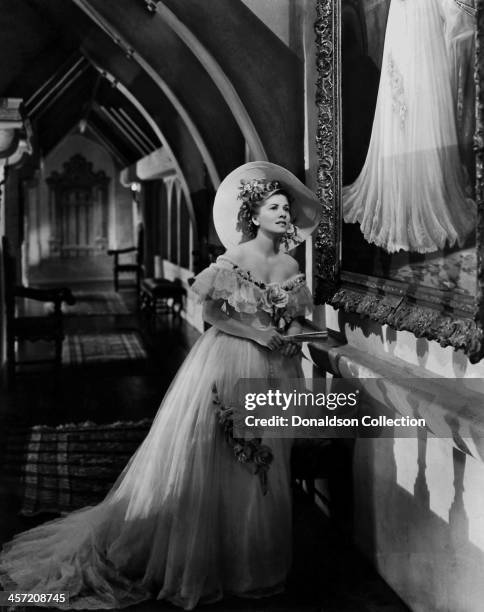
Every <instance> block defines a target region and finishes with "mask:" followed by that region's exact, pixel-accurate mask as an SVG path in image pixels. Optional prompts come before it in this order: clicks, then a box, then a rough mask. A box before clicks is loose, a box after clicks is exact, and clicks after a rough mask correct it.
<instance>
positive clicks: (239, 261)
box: [222, 243, 250, 266]
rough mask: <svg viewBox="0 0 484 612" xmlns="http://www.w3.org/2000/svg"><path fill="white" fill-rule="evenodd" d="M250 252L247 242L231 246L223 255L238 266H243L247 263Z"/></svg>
mask: <svg viewBox="0 0 484 612" xmlns="http://www.w3.org/2000/svg"><path fill="white" fill-rule="evenodd" d="M249 252H250V251H249V250H248V249H247V247H246V246H245V243H243V244H238V245H236V246H233V247H230V248H229V249H227V250H226V251H225V253H224V254H223V255H222V257H224V258H225V259H228V260H230V261H231V262H232V263H234V264H236V265H238V266H242V265H244V264H245V263H246V260H247V255H248V253H249Z"/></svg>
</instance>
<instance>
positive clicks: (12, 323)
mask: <svg viewBox="0 0 484 612" xmlns="http://www.w3.org/2000/svg"><path fill="white" fill-rule="evenodd" d="M2 249H3V270H4V279H5V302H6V314H7V334H6V335H7V338H6V339H7V384H8V385H9V386H11V385H12V384H13V382H14V378H15V374H16V368H17V365H21V364H23V365H26V364H29V365H30V364H36V363H49V362H51V363H54V364H55V366H56V367H59V366H60V365H61V364H62V342H63V340H64V326H63V314H62V304H63V303H64V302H65V303H66V304H69V305H72V304H75V301H76V300H75V299H74V296H73V295H72V293H71V291H70V289H67V288H66V287H57V288H49V289H34V288H32V287H24V286H23V285H17V282H16V265H15V258H14V257H13V256H12V255H11V253H10V246H9V243H8V240H7V238H6V237H5V236H3V237H2ZM17 298H23V299H27V300H36V301H38V302H44V303H49V302H51V303H52V304H53V305H54V309H53V312H51V313H49V314H46V315H43V316H19V315H18V312H17V303H16V300H17ZM38 340H44V341H46V342H53V343H54V345H55V356H54V358H53V359H36V360H30V361H28V360H22V361H19V360H18V359H17V355H16V351H15V343H16V342H21V341H27V342H36V341H38Z"/></svg>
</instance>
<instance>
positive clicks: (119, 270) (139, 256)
mask: <svg viewBox="0 0 484 612" xmlns="http://www.w3.org/2000/svg"><path fill="white" fill-rule="evenodd" d="M143 244H144V232H143V229H140V230H139V232H138V241H137V245H136V246H132V247H127V248H125V249H109V251H108V255H112V256H113V257H114V263H113V276H114V290H115V291H118V290H119V275H120V274H124V273H125V272H127V273H131V274H134V275H135V282H136V292H137V294H139V291H140V285H141V277H142V275H143V270H144V268H143ZM127 253H135V260H134V262H133V261H131V262H122V261H121V258H122V256H123V255H126V254H127Z"/></svg>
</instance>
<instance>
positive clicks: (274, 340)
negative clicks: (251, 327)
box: [254, 329, 285, 351]
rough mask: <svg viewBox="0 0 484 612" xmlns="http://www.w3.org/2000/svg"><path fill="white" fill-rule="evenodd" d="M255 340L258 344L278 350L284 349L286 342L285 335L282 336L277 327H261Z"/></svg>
mask: <svg viewBox="0 0 484 612" xmlns="http://www.w3.org/2000/svg"><path fill="white" fill-rule="evenodd" d="M254 340H255V341H256V342H257V344H260V345H261V346H264V347H265V348H268V349H269V350H270V351H276V350H278V349H282V348H283V345H284V344H285V343H284V336H282V335H281V334H280V333H279V332H278V331H276V330H275V329H261V330H259V331H258V332H257V333H256V335H255V337H254Z"/></svg>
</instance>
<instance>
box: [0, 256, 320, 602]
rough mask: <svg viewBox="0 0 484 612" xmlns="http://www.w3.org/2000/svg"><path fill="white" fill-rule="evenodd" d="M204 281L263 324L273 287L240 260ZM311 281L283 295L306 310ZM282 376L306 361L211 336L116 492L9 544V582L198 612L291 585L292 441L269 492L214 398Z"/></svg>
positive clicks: (278, 442) (214, 269)
mask: <svg viewBox="0 0 484 612" xmlns="http://www.w3.org/2000/svg"><path fill="white" fill-rule="evenodd" d="M198 279H199V280H198V281H197V283H196V285H198V291H199V293H201V294H202V296H207V295H211V296H213V297H214V298H217V297H225V298H226V300H227V303H228V302H232V305H233V306H235V307H236V308H237V309H238V310H239V311H240V310H242V311H244V310H245V313H244V312H241V313H239V315H238V316H239V317H243V316H246V317H249V320H251V321H253V322H254V324H255V325H259V324H260V318H258V316H257V312H256V313H254V312H253V311H254V309H255V308H256V307H257V308H259V306H260V304H261V303H262V302H263V301H265V302H266V305H267V300H268V294H267V292H264V291H262V290H260V289H259V288H258V287H257V286H256V285H254V284H253V283H252V281H251V280H248V278H247V277H246V275H241V274H240V271H238V270H237V271H236V270H235V268H232V265H231V264H230V262H229V261H227V260H225V261H223V260H222V261H221V262H219V263H218V264H212V266H211V267H210V268H208V269H207V270H205V271H204V272H202V273H201V274H200V275H199V277H198ZM299 280H300V279H295V282H294V283H291V284H290V285H287V286H286V287H285V288H282V287H281V286H279V287H277V291H276V294H277V295H279V298H280V295H281V291H283V292H284V293H286V294H287V295H291V293H292V298H291V299H292V303H293V306H294V305H295V304H296V302H298V303H299V306H298V307H297V308H299V309H301V308H302V312H304V310H305V306H309V303H310V296H309V292H308V291H307V288H306V287H305V285H303V284H302V283H301V282H299ZM195 288H196V289H197V287H196V286H195ZM271 289H274V287H273V286H272V287H271ZM254 296H255V297H254ZM297 296H299V297H297ZM255 298H257V302H258V304H257V306H256V303H255ZM297 308H293V310H294V313H296V310H297ZM264 314H265V313H262V315H264ZM274 372H276V373H277V375H278V376H281V377H292V378H294V377H298V376H301V375H302V373H301V366H300V360H298V358H294V357H293V358H287V357H283V356H282V355H281V354H280V353H277V352H274V353H272V352H270V351H268V350H266V349H264V348H262V347H260V346H259V345H257V344H255V343H253V342H250V341H248V340H244V339H241V338H237V337H234V336H229V335H227V334H225V333H223V332H221V331H218V330H217V329H215V328H211V329H210V330H208V331H207V332H205V333H204V334H203V335H202V336H201V337H200V338H199V340H198V341H197V342H196V344H195V346H194V347H193V349H192V350H191V352H190V354H189V355H188V357H187V359H186V360H185V362H184V363H183V365H182V366H181V368H180V370H179V371H178V373H177V375H176V377H175V379H174V380H173V382H172V384H171V386H170V388H169V390H168V392H167V394H166V395H165V398H164V400H163V402H162V404H161V406H160V409H159V411H158V413H157V415H156V418H155V420H154V422H153V425H152V427H151V429H150V432H149V433H148V435H147V437H146V439H145V440H144V442H143V443H142V444H141V446H140V447H139V449H138V450H137V452H136V453H135V455H134V456H133V457H132V458H131V460H130V462H129V463H128V465H127V467H126V468H125V470H124V471H123V473H122V474H121V476H120V477H119V479H118V481H117V482H116V483H115V485H114V487H113V488H112V490H111V491H110V493H109V494H108V496H107V497H106V498H105V500H104V501H103V502H101V503H100V504H99V505H97V506H94V507H87V508H83V509H81V510H78V511H76V512H73V513H71V514H69V515H67V516H65V517H63V518H60V519H56V520H53V521H50V522H48V523H45V524H43V525H40V526H38V527H36V528H34V529H31V530H29V531H27V532H24V533H21V534H19V535H18V536H16V537H15V538H14V539H13V540H12V542H10V543H8V544H7V545H6V546H5V547H4V549H3V552H2V554H1V555H0V582H1V583H2V585H3V586H4V588H5V589H7V590H15V591H21V592H23V593H26V592H27V593H28V592H33V593H39V592H40V593H42V592H49V593H54V592H60V591H63V592H65V591H67V592H69V593H70V606H69V607H70V608H73V609H102V608H119V607H126V606H129V605H132V604H135V603H138V602H141V601H143V600H146V599H148V598H153V597H155V598H158V599H168V600H170V601H171V602H173V603H175V604H176V605H179V606H181V607H184V608H185V609H192V608H193V607H194V606H195V605H196V604H197V602H199V601H202V602H208V601H215V600H218V599H220V598H221V597H222V596H223V594H226V593H232V594H236V595H241V596H248V597H251V596H252V597H257V596H263V595H267V594H271V593H275V592H279V591H280V590H281V589H282V588H283V584H284V580H285V578H286V576H287V573H288V570H289V566H290V562H291V494H290V474H289V453H290V442H291V441H290V440H283V439H274V440H271V441H270V446H271V449H272V451H273V455H274V460H273V463H272V465H271V467H270V470H269V472H268V485H269V486H268V492H267V494H266V495H264V494H263V492H262V488H261V484H260V481H259V478H258V477H257V476H255V475H254V473H253V468H250V467H249V466H248V465H246V464H241V463H238V462H237V460H236V459H235V458H234V454H233V451H232V449H230V447H229V445H228V444H227V442H226V440H225V439H224V436H223V432H222V430H221V427H220V424H219V422H218V417H217V411H216V407H215V406H214V402H213V399H214V396H213V384H214V383H215V385H216V389H217V394H218V396H219V398H220V400H221V401H222V404H225V405H230V401H231V397H232V394H233V387H234V384H235V382H236V381H237V380H238V379H239V378H241V377H245V378H267V377H269V376H270V375H273V374H274Z"/></svg>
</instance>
